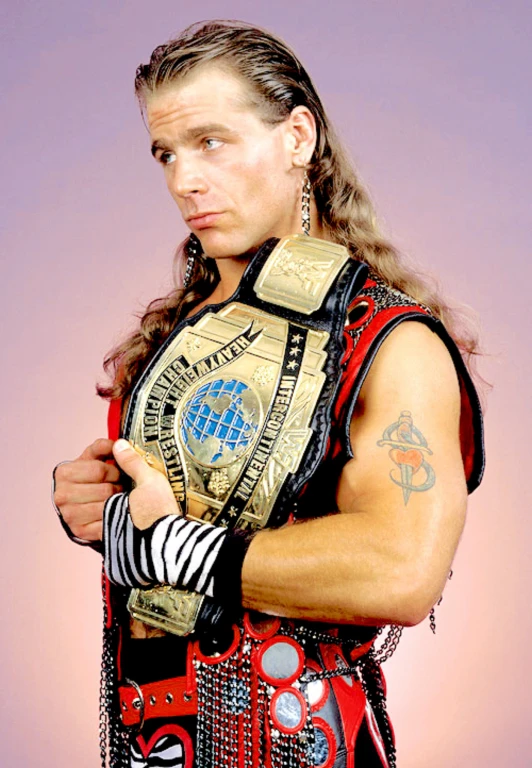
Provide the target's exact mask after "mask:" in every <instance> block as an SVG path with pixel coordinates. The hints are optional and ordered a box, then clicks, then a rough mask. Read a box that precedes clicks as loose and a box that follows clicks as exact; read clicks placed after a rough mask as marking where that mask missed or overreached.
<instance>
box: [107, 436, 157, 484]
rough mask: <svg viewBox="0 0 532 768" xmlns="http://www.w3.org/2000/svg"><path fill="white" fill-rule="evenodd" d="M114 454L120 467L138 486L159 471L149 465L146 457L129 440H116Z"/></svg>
mask: <svg viewBox="0 0 532 768" xmlns="http://www.w3.org/2000/svg"><path fill="white" fill-rule="evenodd" d="M113 455H114V457H115V459H116V463H117V464H118V466H119V467H120V469H122V470H123V471H124V472H125V473H126V474H128V475H129V476H130V477H131V478H132V479H133V480H134V482H135V484H136V485H137V486H138V485H142V483H143V482H147V481H149V479H150V477H153V472H157V470H154V469H152V468H151V467H150V466H148V464H147V463H146V461H145V459H143V458H142V456H140V455H139V454H138V453H137V451H136V450H135V449H134V448H132V447H131V445H130V443H128V441H127V440H124V439H120V440H117V441H116V443H115V444H114V445H113Z"/></svg>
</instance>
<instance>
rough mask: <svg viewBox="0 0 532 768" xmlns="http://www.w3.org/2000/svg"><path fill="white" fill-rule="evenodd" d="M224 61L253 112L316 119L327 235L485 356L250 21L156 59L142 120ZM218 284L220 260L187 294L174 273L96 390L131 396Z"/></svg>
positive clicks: (469, 350)
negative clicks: (197, 74)
mask: <svg viewBox="0 0 532 768" xmlns="http://www.w3.org/2000/svg"><path fill="white" fill-rule="evenodd" d="M211 62H216V66H219V67H224V68H226V69H227V70H228V71H229V72H230V73H231V74H233V76H237V77H240V78H241V79H242V80H243V82H244V84H245V85H246V86H247V94H248V97H249V105H250V106H251V107H253V108H255V109H256V110H257V112H258V114H259V115H260V117H261V118H262V119H263V120H264V121H265V122H267V123H269V124H275V123H278V122H282V121H283V120H285V119H286V118H287V117H288V116H289V115H290V112H291V111H292V109H293V108H294V107H296V106H299V105H304V106H306V107H308V109H309V110H310V111H311V112H312V114H313V115H314V118H315V120H316V127H317V141H316V148H315V150H314V154H313V156H312V158H311V161H310V164H309V165H310V167H309V168H308V175H309V179H310V182H311V185H312V192H313V195H314V199H315V202H316V207H317V209H318V214H319V216H320V220H321V223H322V225H323V227H324V229H325V232H326V233H327V237H329V238H330V239H331V240H334V241H336V242H338V243H340V244H342V245H345V246H346V247H347V248H348V250H349V252H350V253H351V254H352V255H353V256H354V257H356V258H357V259H359V260H360V261H364V262H366V263H367V264H368V265H369V266H370V268H371V269H372V270H373V272H375V273H376V274H377V275H379V276H380V277H381V278H382V279H383V280H384V281H385V282H386V283H387V284H388V285H390V286H391V287H393V288H397V289H399V290H401V291H404V292H405V293H407V294H409V295H410V296H412V297H413V298H414V299H415V300H416V301H417V302H419V303H422V304H424V305H425V306H426V307H428V308H429V309H430V310H431V311H432V313H433V314H434V315H435V316H436V317H437V318H439V319H440V320H441V321H442V322H443V323H444V325H445V326H446V328H447V330H448V331H449V333H450V334H451V335H452V336H453V338H454V340H455V341H456V343H457V345H458V347H459V348H460V350H461V352H462V354H463V356H464V358H465V360H466V363H468V364H469V366H470V367H471V363H472V356H473V355H475V354H478V341H477V334H476V333H475V332H474V331H473V329H472V327H471V325H472V324H471V321H470V320H469V319H468V318H467V316H466V315H467V312H466V310H465V309H464V308H463V307H462V308H460V309H458V308H456V307H454V308H452V309H451V307H450V306H449V305H448V304H447V303H446V302H445V301H444V300H443V298H442V296H441V294H440V292H439V291H438V290H437V289H436V287H435V286H434V285H433V284H431V281H429V280H428V279H427V277H426V276H425V277H421V276H420V274H419V273H418V272H417V270H415V269H414V268H413V267H411V266H408V265H407V264H406V263H405V260H404V257H403V256H402V255H401V254H400V253H399V252H398V250H397V249H396V248H395V247H394V246H393V245H392V244H391V243H390V242H388V240H387V239H386V238H385V237H384V236H383V235H382V234H381V232H380V230H379V227H378V224H377V220H376V216H375V211H374V208H373V205H372V203H371V200H370V198H369V195H368V193H367V191H366V189H365V188H364V186H363V185H362V183H361V182H360V180H359V178H358V176H357V173H356V171H355V169H354V167H353V164H352V162H351V160H350V159H349V157H348V155H347V153H346V152H345V150H344V148H343V147H342V145H341V143H340V141H339V139H338V137H337V136H336V133H335V131H334V129H333V127H332V125H331V124H330V122H329V119H328V117H327V115H326V114H325V110H324V108H323V105H322V103H321V100H320V98H319V96H318V94H317V92H316V89H315V88H314V85H313V83H312V81H311V79H310V77H309V76H308V74H307V72H306V71H305V69H304V68H303V66H302V64H301V63H300V61H299V60H298V58H297V57H296V55H295V54H294V52H293V51H292V50H291V49H290V48H289V47H288V46H287V45H286V43H284V42H283V41H282V40H280V39H279V38H278V37H276V36H275V35H272V34H271V33H270V32H267V31H266V30H263V29H260V28H258V27H255V26H252V25H250V24H247V23H245V22H242V21H227V20H216V21H205V22H198V23H196V24H193V25H192V26H190V27H187V29H185V30H184V31H183V32H182V33H181V34H180V35H179V36H178V37H176V38H173V39H171V40H169V41H168V42H167V43H165V44H164V45H160V46H158V47H157V48H155V50H154V51H153V53H152V55H151V58H150V62H149V64H141V65H140V66H139V67H138V68H137V72H136V76H135V93H136V96H137V98H138V101H139V104H140V108H141V111H142V114H143V115H144V114H145V109H146V97H147V96H148V95H149V94H150V93H153V92H155V91H156V90H157V89H158V88H161V87H164V86H166V85H169V84H172V83H174V82H177V81H179V80H181V79H182V78H184V77H186V76H187V74H189V73H190V72H191V71H192V70H194V69H196V68H198V67H201V66H205V65H208V64H209V63H211ZM188 243H189V240H186V241H184V242H183V243H181V245H180V246H179V247H178V249H177V252H176V254H175V258H174V267H176V268H177V270H176V271H179V270H180V271H181V272H182V269H183V261H184V256H185V255H186V251H187V246H188ZM218 280H219V275H218V270H217V268H216V264H215V262H214V260H213V259H209V258H205V256H204V255H201V256H200V257H199V258H196V260H195V268H194V272H193V274H192V279H191V282H190V284H189V285H188V287H187V288H186V289H183V288H182V287H181V280H180V278H179V275H178V274H175V287H174V289H173V290H172V291H171V293H170V294H169V295H168V296H166V297H164V298H161V299H155V300H154V301H152V302H151V303H150V304H149V305H148V307H147V309H146V312H145V313H144V314H143V315H139V317H140V327H139V330H138V331H136V332H134V333H133V334H132V335H131V336H129V337H128V338H127V339H126V340H125V341H124V342H123V343H121V344H119V345H118V346H117V347H116V348H114V349H113V350H112V351H111V352H110V353H109V354H108V355H107V357H106V358H105V361H104V369H105V371H106V372H107V373H112V375H113V383H112V384H111V386H107V387H105V386H102V385H99V386H98V387H97V392H98V394H99V395H100V396H102V397H106V398H115V397H120V396H124V395H126V394H127V393H128V392H129V391H130V390H131V388H132V385H133V382H134V381H135V379H136V378H137V377H138V375H139V373H140V372H141V370H142V369H143V368H144V366H145V365H146V364H147V362H148V360H149V359H150V358H151V357H152V356H153V354H154V353H155V351H156V350H157V349H158V348H159V346H160V345H161V343H162V342H163V341H164V339H165V338H166V337H167V336H168V334H169V333H170V332H171V330H172V329H173V328H174V327H175V325H176V323H177V322H178V321H179V320H180V319H181V318H183V317H184V316H185V315H186V314H187V312H188V311H190V309H191V308H192V307H193V306H194V305H196V304H198V303H199V302H200V301H202V300H204V299H205V298H206V297H207V296H209V295H210V293H211V292H212V290H213V288H214V287H215V285H216V283H217V282H218Z"/></svg>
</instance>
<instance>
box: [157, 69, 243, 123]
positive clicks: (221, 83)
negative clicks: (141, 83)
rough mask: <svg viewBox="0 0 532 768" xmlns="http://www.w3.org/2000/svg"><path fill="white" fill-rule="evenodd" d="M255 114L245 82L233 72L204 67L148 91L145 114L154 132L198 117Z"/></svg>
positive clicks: (221, 117)
mask: <svg viewBox="0 0 532 768" xmlns="http://www.w3.org/2000/svg"><path fill="white" fill-rule="evenodd" d="M245 115H246V116H248V115H249V116H251V115H253V116H256V111H255V110H254V108H253V107H252V105H251V98H250V94H249V91H248V89H247V87H246V86H245V84H244V83H243V82H242V81H241V80H240V79H239V78H237V77H236V76H235V75H232V74H231V73H230V72H228V71H226V70H224V69H220V68H216V67H214V66H210V67H203V68H201V69H200V70H199V71H194V72H192V73H190V74H189V75H186V76H185V77H184V78H183V79H182V80H180V81H178V82H176V83H171V84H168V85H165V86H162V87H160V88H157V90H156V91H155V92H153V93H150V94H148V96H147V99H146V118H147V122H148V128H149V130H150V133H152V135H153V134H154V133H155V132H157V131H159V130H164V129H165V128H166V127H168V126H169V125H171V124H174V123H178V124H180V123H185V122H187V121H188V120H191V119H194V118H196V117H198V118H205V117H206V116H209V117H212V118H214V117H216V119H217V120H220V119H222V120H230V119H231V118H232V119H237V120H238V119H241V118H242V117H243V116H245Z"/></svg>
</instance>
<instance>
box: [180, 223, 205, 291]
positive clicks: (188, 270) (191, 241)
mask: <svg viewBox="0 0 532 768" xmlns="http://www.w3.org/2000/svg"><path fill="white" fill-rule="evenodd" d="M185 248H186V252H187V266H186V267H185V276H184V278H183V290H185V291H186V289H187V288H188V286H189V285H190V282H191V280H192V273H193V272H194V266H195V264H196V256H199V254H200V253H201V243H200V241H199V240H198V238H197V237H196V235H189V238H188V240H187V244H186V246H185Z"/></svg>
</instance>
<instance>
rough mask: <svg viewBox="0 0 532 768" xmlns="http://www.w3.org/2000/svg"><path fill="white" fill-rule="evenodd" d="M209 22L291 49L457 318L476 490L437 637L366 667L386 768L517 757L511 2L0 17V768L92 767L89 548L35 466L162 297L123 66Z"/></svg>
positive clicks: (526, 498)
mask: <svg viewBox="0 0 532 768" xmlns="http://www.w3.org/2000/svg"><path fill="white" fill-rule="evenodd" d="M5 5H6V6H7V0H5ZM220 16H221V17H225V18H231V17H233V18H242V19H246V20H248V21H252V22H256V23H258V24H260V25H263V26H266V27H269V28H271V29H272V30H274V31H276V32H277V33H278V34H280V35H281V36H283V37H284V38H285V39H286V40H287V41H288V42H290V43H291V44H292V45H293V46H294V48H295V49H296V51H297V52H298V53H299V54H300V56H301V58H302V59H303V61H304V63H305V64H306V66H307V67H308V69H309V71H310V73H311V75H312V76H313V78H314V80H315V82H316V85H317V87H318V89H319V91H320V92H321V94H322V96H323V99H324V102H325V105H326V107H327V108H328V110H329V113H330V115H331V116H332V118H333V120H334V121H335V122H336V124H337V126H338V128H339V130H340V132H341V134H342V135H343V137H344V140H345V142H346V143H347V145H348V147H349V148H350V150H351V153H352V155H353V158H354V160H355V162H356V163H357V165H358V167H359V169H360V171H361V174H362V177H363V178H364V179H365V181H366V183H367V184H368V186H369V188H370V190H371V192H372V195H373V197H374V200H375V202H376V205H377V209H378V211H379V213H380V215H381V217H382V220H383V222H384V225H385V227H386V230H387V232H388V233H389V235H390V236H391V237H392V238H393V239H394V241H395V242H396V243H397V244H398V245H399V246H400V247H401V248H402V249H403V250H405V251H406V252H408V253H410V254H411V255H412V256H413V257H414V259H415V260H416V261H417V262H419V263H420V264H421V265H422V266H423V268H424V269H426V270H428V271H430V272H431V273H434V274H437V275H439V277H440V278H441V282H442V286H443V288H444V290H445V291H446V292H447V293H448V294H450V295H452V296H453V297H455V299H456V300H459V301H463V302H466V303H467V304H469V305H470V306H471V307H472V308H474V309H475V310H476V311H477V312H478V313H479V315H480V318H481V323H482V328H483V340H484V347H485V349H486V350H487V351H488V353H489V354H488V356H487V357H485V359H484V360H483V362H482V365H481V371H482V372H483V374H484V375H485V376H486V377H487V378H488V379H489V380H490V381H491V382H492V383H493V385H494V389H493V391H492V393H491V394H490V395H489V397H488V408H487V414H486V423H487V450H488V469H487V473H486V477H485V480H484V482H483V484H482V486H481V487H480V489H479V490H478V491H477V492H476V493H474V494H473V496H472V497H471V500H470V508H469V518H468V523H467V526H466V531H465V534H464V536H463V539H462V541H461V544H460V548H459V552H458V555H457V558H456V561H455V566H454V578H453V579H452V581H451V582H449V584H448V588H447V590H446V592H445V599H444V601H443V603H442V605H441V606H440V608H439V609H438V610H437V634H436V636H433V635H432V633H431V631H430V628H429V624H428V621H425V622H423V623H422V624H421V625H420V626H418V627H415V628H413V629H410V630H407V631H406V632H405V635H404V638H403V640H402V642H401V644H400V646H399V649H398V651H397V653H396V655H395V656H394V658H393V659H392V660H391V661H389V662H388V663H387V664H386V666H385V672H386V674H387V678H388V684H389V707H390V710H391V713H392V717H393V722H394V724H395V728H396V732H397V741H398V751H399V766H400V768H426V767H427V766H431V768H459V767H461V766H464V765H467V766H473V767H474V768H476V766H479V767H480V766H482V767H483V768H495V767H498V766H512V767H513V768H517V767H518V766H528V765H530V752H531V748H532V737H531V735H530V733H531V731H530V719H531V717H532V709H531V705H530V695H529V691H528V686H529V684H530V666H531V665H530V651H529V648H530V637H531V632H532V621H531V615H530V589H531V579H530V571H531V566H530V544H531V539H532V526H531V523H530V513H531V504H530V501H531V498H530V474H531V471H532V466H531V464H530V438H531V427H532V425H531V422H530V409H529V405H528V400H529V391H530V374H531V360H530V354H529V348H530V336H531V329H530V309H529V296H530V281H531V278H532V267H531V266H530V265H531V261H530V242H531V235H530V232H531V229H532V220H531V218H532V217H531V208H530V202H531V197H530V186H531V181H530V180H531V177H532V167H531V165H532V164H531V152H530V144H529V141H527V139H528V140H529V139H530V134H531V130H530V129H531V125H530V123H531V104H532V101H531V89H530V72H531V69H532V61H531V55H530V40H531V33H532V29H531V28H532V11H531V6H530V4H529V2H528V1H526V2H519V0H510V1H509V2H502V1H501V2H492V1H491V0H470V1H469V2H466V1H465V0H464V1H463V2H458V0H449V1H448V2H443V0H442V2H431V1H430V0H426V1H425V2H422V1H421V0H420V1H419V2H416V1H415V0H410V1H408V0H404V1H403V2H393V0H388V1H387V2H384V1H382V2H379V1H378V0H375V1H374V2H369V0H366V2H361V1H360V0H343V1H342V0H329V1H328V2H326V3H323V2H314V1H313V0H309V2H293V3H289V2H279V1H278V0H270V1H269V2H267V3H266V2H264V3H252V2H243V1H242V2H239V1H238V0H226V1H225V2H223V1H221V2H214V1H212V0H198V2H196V3H186V2H182V1H181V0H174V2H169V1H164V2H154V3H152V4H150V5H148V4H147V3H141V2H140V1H139V0H132V1H131V2H116V1H115V2H103V0H96V1H95V2H91V3H88V2H72V0H69V1H67V0H49V1H48V2H47V3H44V2H38V1H37V0H18V1H17V2H16V3H15V2H10V3H9V8H7V7H6V8H4V9H3V19H2V23H1V28H2V35H3V37H4V39H3V40H2V41H1V45H0V55H1V57H2V71H3V76H2V90H3V92H4V95H5V97H6V102H5V111H4V113H3V118H2V121H1V127H0V130H1V132H2V134H3V135H2V139H1V141H0V147H1V151H2V155H3V157H2V181H5V182H6V183H5V184H3V187H4V190H3V191H4V195H5V197H6V203H7V206H3V210H4V211H5V213H6V216H5V221H3V225H4V226H3V233H2V249H1V253H2V280H1V284H0V289H1V292H2V297H1V301H2V317H3V322H2V328H3V332H2V336H3V358H2V359H3V363H2V378H1V384H0V387H1V402H2V411H1V412H2V422H3V427H4V432H3V438H2V446H3V449H4V450H3V459H2V467H3V472H4V489H5V490H4V494H3V504H2V533H1V536H0V564H1V568H2V593H1V596H0V612H1V614H2V617H3V622H2V631H1V633H0V657H1V660H2V672H1V678H0V679H1V683H0V685H1V691H2V693H1V697H0V701H1V703H0V707H1V712H0V731H1V733H2V741H1V743H2V756H1V757H0V764H1V765H5V766H10V767H11V766H13V767H15V766H16V768H19V766H20V767H25V766H39V767H40V768H52V767H53V768H57V767H58V766H61V767H62V766H75V767H76V768H94V767H95V766H97V765H98V764H99V763H98V760H99V758H98V718H97V710H98V678H99V664H100V617H101V606H100V591H99V574H100V563H99V557H98V556H97V555H96V554H95V553H94V552H92V551H90V550H89V551H87V550H83V549H81V548H79V547H76V546H75V545H73V544H70V542H68V541H67V539H66V537H65V536H64V534H63V533H62V531H61V529H60V526H59V525H58V523H57V521H56V520H55V513H54V512H53V510H52V508H51V506H50V501H49V484H50V473H51V469H52V467H53V465H54V464H55V463H56V462H57V461H59V460H60V459H63V458H69V457H70V458H74V457H75V456H77V455H78V454H79V453H80V452H81V450H82V449H83V448H84V447H85V446H86V445H87V444H88V443H90V442H92V441H93V440H94V439H95V438H96V437H98V436H102V435H104V434H105V419H106V405H105V404H104V403H103V402H101V401H100V400H99V399H97V398H96V397H95V395H94V384H95V381H96V380H97V379H98V378H100V377H101V361H102V358H103V355H104V353H105V352H106V351H107V350H108V349H109V347H110V346H111V345H112V344H113V343H114V342H116V341H117V340H118V339H120V338H121V337H122V335H123V334H124V333H125V332H126V331H128V329H131V328H132V326H133V323H134V317H133V313H134V312H138V311H140V310H141V309H142V308H143V307H144V305H145V304H146V303H147V302H148V301H149V300H150V299H152V298H154V297H156V296H159V295H161V294H162V293H163V292H166V291H167V290H168V289H169V287H170V264H171V257H172V252H173V248H174V246H175V244H176V243H177V242H178V241H179V240H180V239H181V238H182V237H183V235H184V233H185V229H184V226H183V224H182V223H181V221H180V219H179V215H178V211H177V209H176V208H175V206H174V204H173V203H172V201H171V199H170V197H169V195H168V193H167V192H166V189H165V187H164V183H163V178H162V172H161V169H160V168H158V167H156V165H155V164H154V162H153V161H152V159H151V157H150V154H149V144H148V137H147V134H146V132H145V129H144V127H143V125H142V122H141V119H140V117H139V113H138V110H137V106H136V103H135V100H134V97H133V90H132V86H133V76H134V73H135V69H136V67H137V65H138V64H139V63H140V62H141V61H142V62H145V61H147V59H148V58H149V55H150V53H151V51H152V49H153V48H154V47H155V46H156V45H157V44H159V43H161V42H163V41H165V40H166V39H167V38H168V37H170V36H171V34H172V33H174V32H177V31H179V30H180V29H182V28H183V27H184V26H185V25H187V24H188V23H190V22H192V21H195V20H199V19H202V18H216V17H220Z"/></svg>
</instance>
